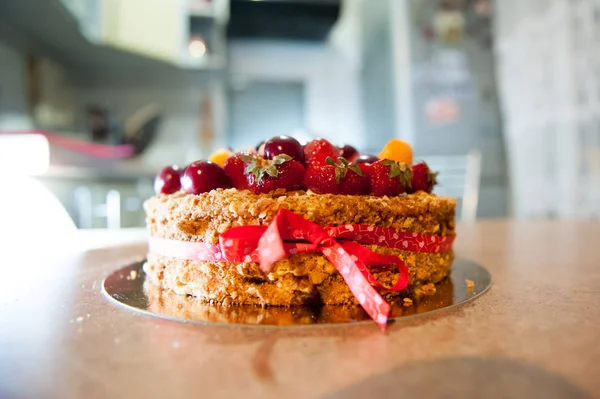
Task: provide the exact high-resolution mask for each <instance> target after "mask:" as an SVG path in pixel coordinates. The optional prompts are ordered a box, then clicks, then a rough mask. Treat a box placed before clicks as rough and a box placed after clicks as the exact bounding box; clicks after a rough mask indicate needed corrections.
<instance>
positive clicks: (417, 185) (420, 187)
mask: <svg viewBox="0 0 600 399" xmlns="http://www.w3.org/2000/svg"><path fill="white" fill-rule="evenodd" d="M410 168H411V169H412V172H413V177H412V181H411V186H412V187H411V189H410V191H409V192H411V193H415V192H417V191H425V192H427V193H431V192H432V191H433V186H435V185H436V184H437V175H438V172H435V173H434V172H432V171H431V169H429V166H428V165H427V164H426V163H425V162H419V163H417V164H414V165H412V166H411V167H410Z"/></svg>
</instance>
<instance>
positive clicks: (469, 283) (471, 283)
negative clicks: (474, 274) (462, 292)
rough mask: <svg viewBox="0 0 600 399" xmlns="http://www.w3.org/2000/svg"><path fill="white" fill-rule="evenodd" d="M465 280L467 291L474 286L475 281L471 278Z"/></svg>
mask: <svg viewBox="0 0 600 399" xmlns="http://www.w3.org/2000/svg"><path fill="white" fill-rule="evenodd" d="M465 282H466V283H467V289H468V290H469V291H471V290H472V289H473V287H475V282H474V281H473V280H469V279H466V280H465Z"/></svg>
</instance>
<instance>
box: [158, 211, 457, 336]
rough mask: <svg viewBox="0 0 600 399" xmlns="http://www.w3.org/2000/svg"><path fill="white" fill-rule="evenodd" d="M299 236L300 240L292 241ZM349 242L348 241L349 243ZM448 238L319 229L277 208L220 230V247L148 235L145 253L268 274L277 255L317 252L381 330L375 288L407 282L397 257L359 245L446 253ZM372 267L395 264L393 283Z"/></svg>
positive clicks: (383, 318) (382, 305) (383, 310)
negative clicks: (260, 219) (264, 220)
mask: <svg viewBox="0 0 600 399" xmlns="http://www.w3.org/2000/svg"><path fill="white" fill-rule="evenodd" d="M299 240H302V241H303V242H298V241H299ZM350 240H351V241H350ZM453 241H454V237H451V236H448V237H443V236H432V235H426V234H416V233H403V232H398V231H396V230H394V229H389V228H384V227H377V226H365V225H354V224H351V225H343V226H336V227H321V226H319V225H318V224H316V223H313V222H311V221H309V220H306V219H305V218H303V217H302V216H300V215H297V214H295V213H293V212H290V211H288V210H286V209H281V210H280V211H279V213H278V214H277V216H276V217H275V220H274V221H273V223H271V224H270V225H269V226H240V227H233V228H231V229H229V230H227V231H225V232H223V233H222V234H221V235H220V237H219V243H220V245H210V244H205V243H202V242H187V241H176V240H169V239H164V238H157V237H150V242H149V244H150V251H151V252H153V253H156V254H159V255H164V256H171V257H175V258H179V259H186V260H202V261H209V262H231V263H240V262H256V263H259V264H260V268H261V270H262V271H263V272H265V273H268V272H269V271H270V270H271V267H272V265H273V264H274V263H275V262H277V261H278V260H280V259H283V258H285V257H287V256H291V255H294V254H297V253H303V252H321V253H323V255H325V257H326V258H327V259H328V260H329V261H330V262H331V263H332V264H333V265H334V266H335V267H336V269H337V270H338V271H339V272H340V274H341V276H342V277H343V278H344V280H345V281H346V284H348V287H349V288H350V291H352V293H353V294H354V296H355V297H356V299H357V300H358V302H359V303H360V304H361V306H362V307H363V308H364V309H365V311H366V312H367V313H368V314H369V316H371V318H373V320H375V322H376V323H377V324H378V325H379V326H380V327H381V328H382V329H385V327H386V325H387V319H388V316H389V313H390V305H389V304H388V303H387V302H386V301H385V300H384V299H383V298H382V297H381V296H380V295H379V293H378V292H377V290H376V289H379V290H390V291H400V290H403V289H405V288H406V287H407V285H408V270H407V268H406V265H405V264H404V262H402V260H401V259H400V258H398V257H397V256H394V255H382V254H378V253H376V252H373V251H371V250H370V249H367V248H365V247H364V246H362V245H360V244H359V243H361V244H374V245H378V246H383V247H390V248H396V249H401V250H406V251H413V252H432V253H438V252H446V251H448V250H450V248H451V247H452V242H453ZM377 265H384V266H387V267H389V266H390V265H395V266H396V267H397V268H398V270H399V277H398V280H397V281H396V283H395V284H394V285H393V286H392V287H390V288H386V287H384V286H383V285H382V284H381V283H379V282H378V281H377V280H376V279H375V277H374V276H373V275H372V274H371V273H370V272H369V270H368V269H369V268H370V267H373V266H377Z"/></svg>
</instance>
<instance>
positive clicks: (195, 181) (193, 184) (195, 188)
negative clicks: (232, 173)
mask: <svg viewBox="0 0 600 399" xmlns="http://www.w3.org/2000/svg"><path fill="white" fill-rule="evenodd" d="M181 186H182V188H183V189H184V190H185V191H186V192H187V193H189V194H201V193H206V192H208V191H211V190H214V189H216V188H228V187H231V183H230V182H229V178H228V177H227V175H226V174H225V172H224V171H223V169H221V167H220V166H219V165H217V164H216V163H213V162H210V161H196V162H192V163H191V164H190V165H189V166H188V167H187V169H186V170H185V173H184V174H183V176H182V178H181Z"/></svg>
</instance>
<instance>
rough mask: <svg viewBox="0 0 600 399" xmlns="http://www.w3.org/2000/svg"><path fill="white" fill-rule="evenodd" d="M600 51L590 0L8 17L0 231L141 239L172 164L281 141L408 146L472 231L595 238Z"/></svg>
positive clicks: (331, 1) (311, 1)
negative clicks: (554, 231)
mask: <svg viewBox="0 0 600 399" xmlns="http://www.w3.org/2000/svg"><path fill="white" fill-rule="evenodd" d="M598 43H600V1H599V0H579V1H568V0H502V1H499V0H496V1H493V0H462V1H461V0H259V1H256V0H254V1H251V0H2V1H0V179H4V182H3V183H1V185H2V190H1V192H2V196H1V197H0V205H1V206H0V209H3V211H4V213H5V214H6V215H4V214H2V211H0V214H2V216H3V217H5V218H9V219H10V218H11V217H12V218H13V219H14V220H15V221H16V223H18V221H19V220H21V221H22V220H23V217H25V218H26V220H31V221H36V223H41V222H42V221H44V220H48V221H49V220H50V219H51V218H49V217H48V215H50V214H52V215H58V214H61V215H63V216H64V218H63V219H65V220H67V219H68V220H69V223H67V224H70V225H71V226H72V227H77V228H82V229H88V228H124V227H139V226H143V225H144V212H143V209H142V207H141V206H142V203H143V201H144V199H145V198H148V197H149V196H151V195H153V189H152V183H153V179H154V175H155V173H156V172H157V171H158V170H159V169H160V168H162V167H163V166H164V165H167V164H172V163H175V164H179V165H185V164H187V163H189V162H191V161H194V160H196V159H200V158H206V157H208V156H209V155H210V154H211V153H212V152H213V151H214V150H216V149H218V148H222V147H228V146H229V147H232V148H235V149H243V148H247V147H248V146H255V145H256V144H258V143H259V142H260V141H261V140H264V139H265V138H269V137H271V136H275V135H279V134H290V135H293V136H295V137H297V138H299V139H302V140H310V139H311V138H313V137H325V138H327V139H329V140H330V141H332V142H333V143H335V144H339V145H342V144H351V145H354V146H356V147H357V148H359V150H360V151H361V152H363V153H374V154H377V153H379V151H380V150H381V148H382V147H383V146H384V145H385V143H386V142H387V141H388V140H389V139H391V138H401V139H404V140H407V141H408V142H410V143H411V144H412V145H413V148H414V151H415V154H416V158H417V159H425V160H427V161H429V162H430V163H431V165H432V166H433V167H435V168H437V169H439V170H441V176H440V177H441V184H440V186H439V188H438V190H437V191H438V192H440V193H442V194H450V195H455V196H457V197H459V198H460V199H461V207H460V217H461V218H462V219H464V220H473V219H475V218H506V217H512V218H519V219H533V218H595V219H597V218H598V217H599V216H600V130H599V127H600V125H599V122H600V119H599V117H600V82H599V81H598V80H599V78H600V52H598V51H597V48H598V46H597V44H598ZM7 182H8V183H7ZM13 193H18V195H13ZM29 193H31V194H29ZM9 194H10V195H9ZM32 198H34V199H35V201H32V200H31V199H32ZM41 198H44V200H41ZM45 198H48V199H47V200H46V199H45ZM3 201H4V203H2V202H3ZM23 215H25V216H23ZM36 215H37V216H36ZM52 223H55V222H52Z"/></svg>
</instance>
